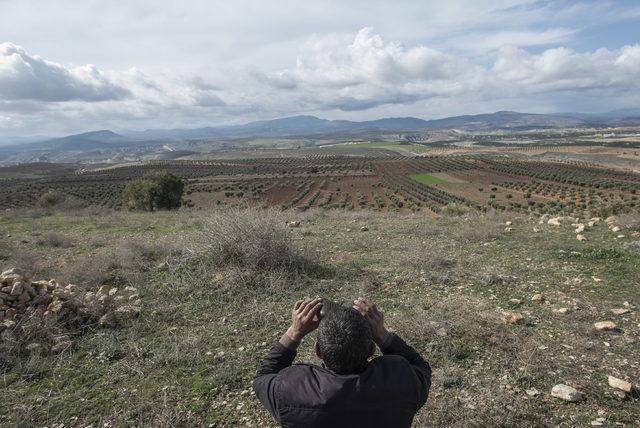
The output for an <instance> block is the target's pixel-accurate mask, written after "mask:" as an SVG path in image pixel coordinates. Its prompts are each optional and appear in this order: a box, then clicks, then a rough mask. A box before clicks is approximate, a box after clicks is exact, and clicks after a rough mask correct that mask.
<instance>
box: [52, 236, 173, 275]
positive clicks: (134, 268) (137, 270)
mask: <svg viewBox="0 0 640 428" xmlns="http://www.w3.org/2000/svg"><path fill="white" fill-rule="evenodd" d="M181 255H182V252H181V250H180V249H179V248H178V247H176V246H174V245H171V244H167V243H162V242H159V243H140V242H125V243H123V244H121V245H120V246H118V247H117V248H115V249H112V250H110V251H107V252H105V253H100V254H97V255H94V256H88V257H82V258H80V259H78V260H77V261H75V262H73V263H71V264H69V265H66V266H64V267H63V268H62V269H61V270H60V272H59V275H60V278H62V279H64V280H65V281H68V282H71V283H74V284H81V285H83V286H99V285H103V284H110V283H122V282H126V283H129V284H132V285H135V284H136V283H137V282H139V280H140V278H141V277H142V275H144V272H145V271H148V270H149V269H151V268H152V267H154V266H158V265H163V266H165V265H166V266H167V267H168V266H170V265H171V264H172V262H173V261H175V260H177V259H178V258H179V257H181Z"/></svg>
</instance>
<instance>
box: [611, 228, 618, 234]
mask: <svg viewBox="0 0 640 428" xmlns="http://www.w3.org/2000/svg"><path fill="white" fill-rule="evenodd" d="M611 231H612V232H613V233H617V232H620V227H619V226H613V227H612V228H611Z"/></svg>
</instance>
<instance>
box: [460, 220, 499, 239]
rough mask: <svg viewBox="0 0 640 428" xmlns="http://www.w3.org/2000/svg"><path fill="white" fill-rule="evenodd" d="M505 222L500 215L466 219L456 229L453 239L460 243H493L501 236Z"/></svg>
mask: <svg viewBox="0 0 640 428" xmlns="http://www.w3.org/2000/svg"><path fill="white" fill-rule="evenodd" d="M504 222H505V218H504V216H501V215H499V214H495V215H491V214H486V215H473V216H469V217H465V218H464V219H462V220H461V221H460V222H459V223H458V224H457V227H455V228H454V234H453V237H454V238H455V239H456V240H457V241H460V242H485V241H491V240H494V239H496V238H497V237H498V236H500V234H501V232H502V231H503V229H504Z"/></svg>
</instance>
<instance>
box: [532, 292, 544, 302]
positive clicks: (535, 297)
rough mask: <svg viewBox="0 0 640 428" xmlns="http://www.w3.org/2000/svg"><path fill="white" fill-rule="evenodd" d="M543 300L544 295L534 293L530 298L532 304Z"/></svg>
mask: <svg viewBox="0 0 640 428" xmlns="http://www.w3.org/2000/svg"><path fill="white" fill-rule="evenodd" d="M543 300H544V294H542V293H536V294H534V295H533V296H532V297H531V301H532V302H542V301H543Z"/></svg>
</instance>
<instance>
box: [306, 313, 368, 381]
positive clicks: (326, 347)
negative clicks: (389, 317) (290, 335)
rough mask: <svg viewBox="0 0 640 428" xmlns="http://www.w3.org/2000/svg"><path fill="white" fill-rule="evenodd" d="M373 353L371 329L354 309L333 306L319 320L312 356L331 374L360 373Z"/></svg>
mask: <svg viewBox="0 0 640 428" xmlns="http://www.w3.org/2000/svg"><path fill="white" fill-rule="evenodd" d="M374 351H375V344H374V343H373V340H372V337H371V327H370V326H369V323H368V322H367V320H366V319H365V318H364V317H363V316H362V315H361V314H360V313H359V312H358V311H356V310H355V309H353V308H348V307H346V306H338V305H336V307H335V308H332V310H331V311H329V312H327V314H326V315H325V316H324V317H323V318H322V321H321V322H320V326H319V327H318V339H317V342H316V354H317V355H318V357H319V358H321V359H322V360H323V361H324V363H325V365H326V366H327V367H328V368H329V369H331V370H333V371H334V372H335V373H338V374H352V373H358V372H360V371H361V370H362V369H363V368H364V366H365V364H366V362H367V359H368V358H369V357H370V356H371V355H373V352H374Z"/></svg>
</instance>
